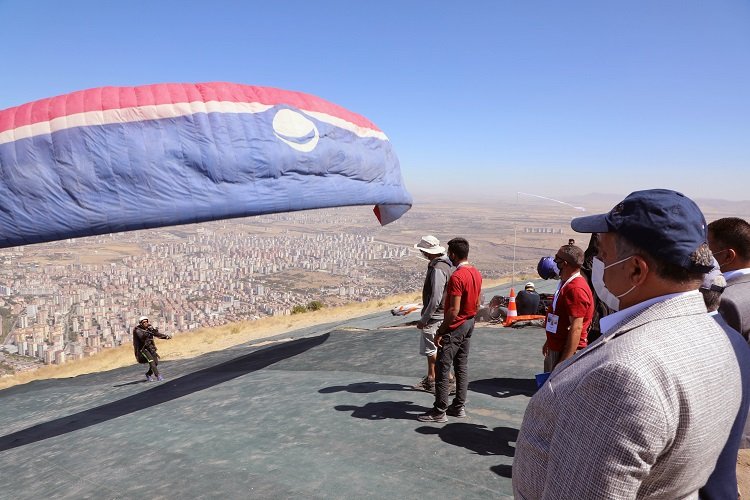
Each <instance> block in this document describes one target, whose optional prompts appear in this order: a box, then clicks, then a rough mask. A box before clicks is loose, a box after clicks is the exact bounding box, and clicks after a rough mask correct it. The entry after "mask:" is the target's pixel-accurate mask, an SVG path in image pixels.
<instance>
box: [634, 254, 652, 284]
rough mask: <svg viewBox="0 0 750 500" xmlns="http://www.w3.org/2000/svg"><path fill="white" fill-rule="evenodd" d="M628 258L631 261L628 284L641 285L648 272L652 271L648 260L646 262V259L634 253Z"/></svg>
mask: <svg viewBox="0 0 750 500" xmlns="http://www.w3.org/2000/svg"><path fill="white" fill-rule="evenodd" d="M630 260H631V262H632V264H631V266H632V267H631V271H630V284H631V285H634V286H638V285H642V284H643V282H644V281H646V278H647V277H648V274H649V273H650V272H653V271H652V270H651V268H650V267H649V265H648V262H646V259H644V258H643V257H641V256H640V255H634V256H633V258H632V259H630Z"/></svg>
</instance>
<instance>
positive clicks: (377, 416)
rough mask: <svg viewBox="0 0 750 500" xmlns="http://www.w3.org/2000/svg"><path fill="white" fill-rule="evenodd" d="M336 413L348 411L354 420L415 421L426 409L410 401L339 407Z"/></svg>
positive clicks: (336, 407)
mask: <svg viewBox="0 0 750 500" xmlns="http://www.w3.org/2000/svg"><path fill="white" fill-rule="evenodd" d="M334 408H335V409H336V410H338V411H350V412H352V417H354V418H366V419H367V420H385V419H387V418H388V419H401V420H416V419H417V416H418V415H421V414H422V413H424V412H426V411H427V410H428V408H427V407H425V406H422V405H417V404H414V402H412V401H378V402H375V403H367V404H366V405H364V406H353V405H339V406H334Z"/></svg>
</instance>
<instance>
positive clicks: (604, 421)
mask: <svg viewBox="0 0 750 500" xmlns="http://www.w3.org/2000/svg"><path fill="white" fill-rule="evenodd" d="M571 227H572V228H573V229H574V230H575V231H578V232H591V233H599V238H600V241H599V243H600V248H599V255H598V258H596V259H594V265H593V266H592V281H593V284H594V288H595V289H596V292H597V295H598V296H599V298H600V299H601V300H603V301H604V302H605V303H606V304H607V305H608V306H609V307H610V309H612V310H614V311H616V312H615V313H613V314H611V315H609V316H606V317H604V318H602V320H601V330H602V336H601V337H600V338H599V339H598V340H597V341H596V342H594V343H592V344H591V345H590V346H589V347H588V348H587V349H584V350H582V351H579V352H578V353H577V354H576V355H575V356H573V357H572V358H570V359H568V360H566V361H565V362H563V363H561V364H559V365H558V366H557V367H556V368H555V370H554V371H553V372H552V374H551V375H550V377H549V379H548V380H547V382H546V383H545V384H544V385H543V386H542V387H541V388H540V390H539V391H538V392H537V393H536V394H535V395H534V397H533V398H532V399H531V401H530V402H529V405H528V407H527V409H526V413H525V415H524V419H523V424H522V425H521V430H520V433H519V436H518V441H517V445H516V453H515V459H514V462H513V490H514V494H515V496H516V498H523V499H532V498H554V499H562V498H575V499H587V498H597V499H598V498H607V499H619V498H668V499H682V498H698V490H699V488H700V487H701V486H703V485H704V484H705V483H706V481H707V479H708V477H709V474H711V471H712V470H713V468H714V466H715V465H716V462H717V458H718V457H719V454H720V453H721V452H722V449H723V448H724V446H725V444H726V443H727V437H728V436H729V432H730V429H731V427H732V424H733V423H734V421H735V418H736V417H737V415H738V413H739V409H740V401H741V397H742V394H741V392H742V375H741V371H740V368H739V364H738V361H737V357H736V356H735V352H734V350H733V347H732V344H731V343H730V342H729V340H728V336H727V333H726V332H724V331H723V330H722V327H721V326H719V324H718V323H717V322H716V321H714V319H713V318H711V317H709V316H708V315H707V314H706V306H705V304H704V302H703V298H702V296H701V295H700V293H699V292H698V287H699V286H700V284H701V278H702V275H703V274H704V273H705V272H707V271H709V270H710V268H711V253H710V251H709V249H708V245H707V243H706V223H705V219H704V217H703V214H702V213H701V212H700V209H699V208H698V207H697V206H696V205H695V203H694V202H693V201H692V200H690V199H689V198H687V197H685V196H683V195H682V194H680V193H676V192H674V191H669V190H662V189H658V190H656V189H655V190H648V191H637V192H635V193H631V194H630V195H629V196H628V197H627V198H625V200H623V202H621V203H619V204H618V205H617V206H616V207H615V208H613V209H612V210H611V211H610V212H609V213H607V214H601V215H594V216H589V217H581V218H577V219H574V220H573V221H572V223H571Z"/></svg>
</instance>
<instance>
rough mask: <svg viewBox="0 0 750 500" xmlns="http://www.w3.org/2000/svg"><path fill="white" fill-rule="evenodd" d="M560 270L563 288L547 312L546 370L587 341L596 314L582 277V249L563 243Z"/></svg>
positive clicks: (590, 294) (580, 347)
mask: <svg viewBox="0 0 750 500" xmlns="http://www.w3.org/2000/svg"><path fill="white" fill-rule="evenodd" d="M555 264H556V265H557V267H558V269H559V270H560V288H558V290H557V292H555V297H554V299H553V300H552V307H551V310H550V312H549V314H547V322H546V324H545V330H546V333H547V341H546V342H545V343H544V347H543V348H542V353H543V354H544V371H545V372H551V371H552V370H554V369H555V366H557V365H558V364H559V363H561V362H562V361H564V360H566V359H568V358H570V357H571V356H573V354H575V353H576V351H577V350H579V349H583V348H584V347H586V346H587V345H588V344H587V335H588V331H589V327H590V326H591V318H592V317H593V315H594V297H593V294H592V293H591V289H590V288H589V284H588V282H587V281H586V278H584V277H583V276H581V266H582V265H583V250H581V249H580V248H579V247H577V246H575V245H563V246H561V247H560V249H559V250H558V251H557V254H556V255H555Z"/></svg>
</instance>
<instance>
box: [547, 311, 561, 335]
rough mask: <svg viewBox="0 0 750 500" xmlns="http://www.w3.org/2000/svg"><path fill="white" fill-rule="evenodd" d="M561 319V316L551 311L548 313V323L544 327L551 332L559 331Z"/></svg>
mask: <svg viewBox="0 0 750 500" xmlns="http://www.w3.org/2000/svg"><path fill="white" fill-rule="evenodd" d="M559 320H560V316H558V315H557V314H552V313H549V314H548V315H547V324H546V326H545V327H544V329H545V330H547V331H548V332H550V333H557V322H558V321H559Z"/></svg>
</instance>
